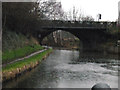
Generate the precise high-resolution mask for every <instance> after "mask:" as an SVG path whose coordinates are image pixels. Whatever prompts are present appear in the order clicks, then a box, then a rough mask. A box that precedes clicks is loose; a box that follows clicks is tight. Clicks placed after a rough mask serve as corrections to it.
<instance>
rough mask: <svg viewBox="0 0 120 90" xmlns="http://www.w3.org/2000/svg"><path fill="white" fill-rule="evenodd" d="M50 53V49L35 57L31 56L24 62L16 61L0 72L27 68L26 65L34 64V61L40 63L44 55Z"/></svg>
mask: <svg viewBox="0 0 120 90" xmlns="http://www.w3.org/2000/svg"><path fill="white" fill-rule="evenodd" d="M51 51H52V49H48V50H46V51H44V52H42V53H39V54H37V55H34V56H32V57H30V58H28V59H24V60H22V61H18V62H15V63H13V64H9V65H7V66H6V67H3V68H2V72H6V71H14V70H15V69H16V68H22V67H23V66H25V65H26V66H27V65H30V63H31V62H32V63H35V62H36V61H41V60H42V58H43V57H44V56H45V55H46V54H48V53H50V52H51Z"/></svg>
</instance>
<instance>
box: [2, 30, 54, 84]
mask: <svg viewBox="0 0 120 90" xmlns="http://www.w3.org/2000/svg"><path fill="white" fill-rule="evenodd" d="M51 52H52V49H51V48H45V47H42V46H41V45H40V44H39V40H38V39H37V38H36V37H35V36H33V35H31V34H29V33H28V34H23V33H21V32H15V31H12V30H9V29H7V28H5V29H4V30H3V34H2V81H3V82H5V81H9V80H11V79H13V78H16V77H18V76H21V75H22V74H23V73H25V72H27V71H30V70H31V69H33V68H35V67H36V66H37V65H38V64H39V63H41V61H42V60H43V59H45V58H47V56H48V55H49V54H50V53H51ZM23 75H24V74H23Z"/></svg>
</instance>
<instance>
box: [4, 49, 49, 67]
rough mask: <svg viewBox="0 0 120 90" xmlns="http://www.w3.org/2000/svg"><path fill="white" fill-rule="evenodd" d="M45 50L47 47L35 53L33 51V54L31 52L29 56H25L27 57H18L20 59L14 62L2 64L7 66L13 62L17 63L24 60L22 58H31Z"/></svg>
mask: <svg viewBox="0 0 120 90" xmlns="http://www.w3.org/2000/svg"><path fill="white" fill-rule="evenodd" d="M45 50H47V49H43V50H39V51H37V52H34V53H32V54H30V55H28V56H25V57H23V58H18V59H16V60H14V61H12V62H9V63H6V64H3V65H2V66H3V67H5V66H6V65H8V64H12V63H15V62H18V61H22V60H24V59H27V58H30V57H32V56H34V55H36V54H39V53H41V52H44V51H45Z"/></svg>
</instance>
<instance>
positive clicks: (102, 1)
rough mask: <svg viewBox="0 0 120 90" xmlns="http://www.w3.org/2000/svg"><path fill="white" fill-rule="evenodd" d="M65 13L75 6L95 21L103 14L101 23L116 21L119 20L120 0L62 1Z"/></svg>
mask: <svg viewBox="0 0 120 90" xmlns="http://www.w3.org/2000/svg"><path fill="white" fill-rule="evenodd" d="M60 1H61V3H62V7H63V9H64V10H65V11H69V10H71V9H72V8H73V6H75V7H76V8H78V9H81V10H82V12H83V13H84V14H85V15H91V16H92V17H93V18H94V19H95V20H96V17H97V14H98V13H100V14H102V19H101V21H115V20H116V19H117V18H118V2H119V1H120V0H60Z"/></svg>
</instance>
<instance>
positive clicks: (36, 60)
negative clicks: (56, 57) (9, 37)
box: [2, 48, 52, 82]
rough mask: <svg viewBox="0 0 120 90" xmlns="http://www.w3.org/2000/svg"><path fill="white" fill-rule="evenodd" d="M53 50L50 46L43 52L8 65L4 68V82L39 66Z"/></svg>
mask: <svg viewBox="0 0 120 90" xmlns="http://www.w3.org/2000/svg"><path fill="white" fill-rule="evenodd" d="M51 52H52V49H50V48H49V49H47V50H45V51H43V52H41V53H38V54H36V55H34V56H31V57H30V58H25V59H23V60H21V61H17V62H15V63H12V64H8V65H6V66H5V67H3V68H2V82H6V81H10V80H12V79H14V78H17V77H19V76H21V75H24V73H25V72H27V71H31V70H32V69H33V68H35V67H36V66H38V65H39V64H40V63H41V61H42V60H44V59H45V58H47V56H48V55H49V54H50V53H51Z"/></svg>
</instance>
